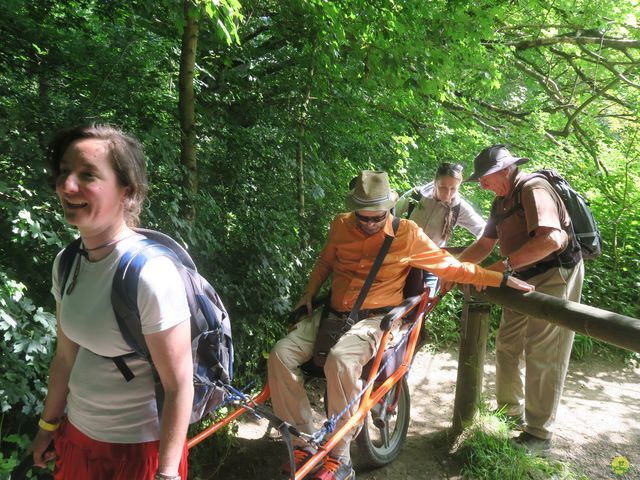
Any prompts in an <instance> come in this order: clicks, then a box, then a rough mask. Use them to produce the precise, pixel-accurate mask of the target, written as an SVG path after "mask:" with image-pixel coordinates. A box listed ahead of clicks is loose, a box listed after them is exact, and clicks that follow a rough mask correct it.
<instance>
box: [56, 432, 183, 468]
mask: <svg viewBox="0 0 640 480" xmlns="http://www.w3.org/2000/svg"><path fill="white" fill-rule="evenodd" d="M56 433H57V435H56V440H55V449H56V468H55V470H54V477H55V479H56V480H63V479H64V480H153V477H154V476H155V474H156V469H157V468H158V447H159V445H160V442H159V441H157V440H156V441H154V442H145V443H107V442H100V441H98V440H93V439H91V438H89V437H87V436H86V435H85V434H84V433H82V432H81V431H80V430H78V429H77V428H75V427H74V426H73V425H71V423H69V421H68V420H65V421H64V422H63V423H62V425H61V426H60V428H59V429H58V431H57V432H56ZM187 455H188V450H187V442H186V439H185V443H184V449H183V451H182V458H181V459H180V467H179V470H178V471H179V473H180V476H181V477H182V478H183V479H184V480H186V478H187Z"/></svg>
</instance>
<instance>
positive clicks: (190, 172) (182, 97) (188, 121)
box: [178, 0, 198, 222]
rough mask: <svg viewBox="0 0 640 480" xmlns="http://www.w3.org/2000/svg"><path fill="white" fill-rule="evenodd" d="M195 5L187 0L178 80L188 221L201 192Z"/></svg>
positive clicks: (182, 160) (182, 162) (183, 180)
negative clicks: (195, 90) (196, 86)
mask: <svg viewBox="0 0 640 480" xmlns="http://www.w3.org/2000/svg"><path fill="white" fill-rule="evenodd" d="M192 6H193V4H192V2H191V1H190V0H184V3H183V9H184V19H185V27H184V32H183V33H182V49H181V53H180V74H179V79H178V88H179V93H178V95H179V96H178V116H179V119H180V139H181V149H180V163H181V164H182V167H183V170H184V175H183V179H182V187H183V191H184V193H185V196H186V197H187V201H186V202H185V205H184V207H183V213H184V215H185V218H186V219H187V221H189V222H193V220H194V218H195V213H196V210H195V203H194V200H195V195H196V193H197V192H198V169H197V162H196V131H195V100H194V97H195V95H194V91H193V72H194V70H195V65H196V49H197V47H198V21H197V19H196V17H195V16H194V15H193V13H190V12H189V8H190V7H192Z"/></svg>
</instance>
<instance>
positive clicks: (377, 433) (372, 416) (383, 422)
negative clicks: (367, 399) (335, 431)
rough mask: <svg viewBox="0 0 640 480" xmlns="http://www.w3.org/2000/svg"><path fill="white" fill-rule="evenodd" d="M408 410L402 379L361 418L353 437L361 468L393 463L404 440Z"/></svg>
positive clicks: (409, 402) (407, 387)
mask: <svg viewBox="0 0 640 480" xmlns="http://www.w3.org/2000/svg"><path fill="white" fill-rule="evenodd" d="M410 411H411V397H410V394H409V385H408V384H407V379H406V377H403V378H402V381H400V382H398V383H396V384H395V385H394V387H393V388H392V389H391V390H389V392H388V393H387V394H386V395H385V396H384V397H383V398H382V400H380V403H378V404H377V405H376V406H375V407H373V408H372V409H371V410H370V411H369V413H367V416H366V417H365V419H364V423H363V425H362V430H361V431H360V433H359V434H358V437H357V438H356V444H357V445H358V449H359V453H360V456H361V458H362V463H363V464H364V465H366V466H369V467H375V468H377V467H382V466H383V465H386V464H387V463H390V462H392V461H394V460H395V458H396V457H397V456H398V455H399V454H400V449H401V448H402V445H403V443H404V440H405V438H407V430H408V429H409V419H410V413H411V412H410Z"/></svg>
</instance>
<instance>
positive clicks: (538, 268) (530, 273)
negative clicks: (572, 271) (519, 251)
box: [513, 258, 578, 280]
mask: <svg viewBox="0 0 640 480" xmlns="http://www.w3.org/2000/svg"><path fill="white" fill-rule="evenodd" d="M577 264H578V262H575V261H570V262H564V263H563V262H561V261H560V259H559V258H554V259H553V260H547V261H546V262H538V263H535V264H534V265H533V266H531V267H529V268H527V269H526V270H521V271H519V272H513V276H514V277H517V278H519V279H520V280H529V279H530V278H531V277H535V276H536V275H540V274H541V273H544V272H546V271H547V270H550V269H552V268H559V267H563V268H573V267H575V266H576V265H577Z"/></svg>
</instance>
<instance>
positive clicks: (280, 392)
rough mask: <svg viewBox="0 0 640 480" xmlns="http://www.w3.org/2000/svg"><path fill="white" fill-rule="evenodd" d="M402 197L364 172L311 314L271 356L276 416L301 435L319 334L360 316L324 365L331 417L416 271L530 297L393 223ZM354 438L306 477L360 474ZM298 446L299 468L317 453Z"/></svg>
mask: <svg viewBox="0 0 640 480" xmlns="http://www.w3.org/2000/svg"><path fill="white" fill-rule="evenodd" d="M397 199H398V195H397V194H396V192H394V191H393V190H392V189H391V187H390V185H389V177H388V175H387V174H386V173H385V172H377V171H369V170H365V171H362V172H360V174H359V175H358V176H357V177H356V179H355V183H354V186H353V188H352V189H351V190H350V191H349V193H348V194H347V196H346V199H345V203H346V205H347V208H348V209H349V210H350V212H348V213H341V214H339V215H337V216H336V217H335V219H334V220H333V221H332V222H331V228H330V231H329V238H328V240H327V243H326V245H325V246H324V248H323V249H322V252H321V253H320V257H319V258H318V260H317V262H316V264H315V266H314V268H313V271H312V272H311V275H310V277H309V282H308V284H307V287H306V290H305V293H304V294H303V295H302V298H301V299H300V301H299V302H298V304H297V305H296V307H295V308H294V310H295V309H298V308H299V307H302V306H306V307H307V311H308V315H307V316H305V317H303V319H302V320H301V321H299V322H298V323H297V324H296V325H295V327H294V328H293V329H292V331H290V332H289V334H288V335H287V336H286V337H285V338H283V339H281V340H280V341H279V342H278V343H276V345H275V346H274V348H273V349H272V351H271V353H270V355H269V362H268V371H269V386H270V389H271V399H272V403H273V409H274V412H275V414H276V415H277V416H279V417H280V418H282V419H283V420H284V421H286V422H288V423H290V424H292V425H293V426H295V427H297V428H298V429H299V430H301V431H302V432H306V433H312V432H313V431H314V428H313V417H312V412H311V407H310V405H309V400H308V398H307V395H306V392H305V389H304V384H303V378H302V375H301V374H300V370H299V366H300V365H302V364H304V363H306V362H307V361H308V360H310V359H311V358H312V357H313V353H314V344H315V341H316V338H317V336H318V329H319V328H321V329H322V328H324V326H325V325H327V324H329V323H332V324H334V325H335V324H338V325H341V323H340V322H343V323H346V322H347V318H348V317H349V315H350V314H351V317H352V319H353V318H354V317H356V323H355V324H354V325H353V326H352V327H351V328H350V329H348V328H345V329H344V330H345V331H346V333H344V334H343V335H342V336H341V337H339V339H338V340H337V343H335V345H334V346H333V347H332V348H331V349H330V350H329V353H328V355H326V362H325V363H324V372H325V375H326V377H327V407H328V413H329V415H330V416H332V415H338V414H339V413H340V412H342V411H343V410H344V409H345V408H346V406H347V405H348V404H349V403H350V402H351V401H352V400H353V399H354V398H355V397H356V395H357V393H358V392H359V389H360V386H359V378H360V375H361V373H362V367H363V366H364V365H365V364H366V363H367V362H368V361H369V360H370V359H371V358H372V356H373V352H374V351H375V350H376V345H377V343H378V342H379V340H380V338H381V337H382V331H381V329H380V321H381V319H382V317H383V315H384V314H385V313H386V312H388V311H389V310H390V309H391V308H392V307H394V306H397V305H399V304H400V303H401V302H402V300H403V298H402V290H403V286H404V282H405V279H406V277H407V274H408V273H409V269H410V267H418V268H422V269H425V270H428V271H430V272H432V273H434V274H435V275H438V276H440V277H442V278H444V279H447V280H450V281H454V282H462V283H472V284H475V285H479V286H494V287H497V286H500V285H501V284H503V285H507V286H510V287H513V288H518V289H520V290H525V291H527V290H530V288H531V286H530V285H529V284H527V283H526V282H523V281H520V280H516V279H515V278H513V277H512V276H509V275H504V274H503V273H499V272H489V271H487V270H484V269H482V268H480V267H478V266H477V265H473V264H470V263H460V262H459V261H458V260H456V259H455V258H454V257H452V256H451V255H450V254H448V253H447V252H446V251H444V250H441V249H440V248H439V247H438V246H437V245H435V244H434V243H433V242H432V241H431V240H430V239H429V237H427V236H426V235H425V233H424V232H423V231H422V229H420V228H419V227H418V226H417V225H416V224H415V223H414V222H411V221H409V220H405V219H396V220H395V221H394V219H393V216H392V215H391V212H390V210H391V209H392V208H393V206H394V205H395V203H396V201H397ZM387 236H389V237H391V238H392V239H393V240H392V241H391V244H390V246H389V250H388V253H387V255H386V256H385V257H384V261H383V262H382V265H381V267H380V270H379V271H378V273H377V275H376V277H375V279H374V281H373V283H372V284H371V286H370V288H369V290H368V292H367V294H366V297H365V298H364V302H363V303H362V306H361V309H360V310H359V313H358V315H355V313H354V312H352V309H353V308H354V305H355V304H356V299H357V298H358V296H359V295H360V291H361V290H362V287H363V285H364V283H365V279H366V278H367V276H368V274H369V271H370V270H371V267H372V265H373V262H374V260H375V258H376V256H377V254H378V252H379V250H380V247H381V245H382V244H383V242H384V240H385V237H387ZM329 276H332V278H331V299H330V304H329V308H328V309H324V310H325V311H327V317H325V318H324V319H323V323H322V324H321V323H320V321H321V316H322V315H321V314H322V311H323V309H318V310H316V311H315V312H312V309H311V301H312V298H313V297H314V296H315V295H316V294H317V293H318V292H319V290H320V287H321V286H322V284H323V283H324V282H325V280H327V279H328V278H329ZM321 325H322V326H321ZM321 333H322V332H321ZM356 408H357V402H355V404H354V406H353V407H352V409H351V412H350V413H351V414H353V413H354V412H355V410H356ZM347 420H348V415H345V416H343V417H342V418H340V420H339V421H338V424H337V426H336V430H337V429H339V428H340V426H341V425H342V424H343V423H344V422H346V421H347ZM352 436H353V432H351V433H350V434H348V435H346V436H345V437H344V438H343V439H342V440H341V441H340V442H338V444H337V445H336V447H335V448H334V449H333V450H332V451H331V452H330V455H329V456H327V457H326V458H325V461H324V463H323V464H322V465H321V466H320V467H319V468H318V469H317V470H316V471H315V472H314V473H313V474H312V475H311V476H310V477H308V478H311V479H316V480H328V479H342V480H343V479H350V478H353V476H354V475H355V474H354V471H353V467H352V465H351V460H350V457H349V444H350V441H351V438H352ZM294 444H295V445H296V450H295V451H294V458H295V462H296V469H297V468H299V467H300V465H302V464H304V463H305V462H306V461H307V460H308V459H309V458H310V457H311V455H313V453H314V451H313V448H312V447H310V446H309V445H306V444H305V443H304V441H302V440H300V439H298V438H296V439H295V440H294ZM282 474H283V478H290V472H289V470H288V466H287V465H286V464H285V466H284V467H283V472H282Z"/></svg>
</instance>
